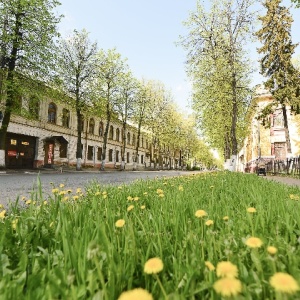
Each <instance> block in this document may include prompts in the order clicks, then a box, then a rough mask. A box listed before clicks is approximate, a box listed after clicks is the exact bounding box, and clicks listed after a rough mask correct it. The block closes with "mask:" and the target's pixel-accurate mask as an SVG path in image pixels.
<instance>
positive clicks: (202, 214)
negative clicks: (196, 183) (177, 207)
mask: <svg viewBox="0 0 300 300" xmlns="http://www.w3.org/2000/svg"><path fill="white" fill-rule="evenodd" d="M195 216H196V217H197V218H203V217H206V216H207V212H206V211H205V210H203V209H199V210H197V211H196V212H195Z"/></svg>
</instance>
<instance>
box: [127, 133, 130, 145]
mask: <svg viewBox="0 0 300 300" xmlns="http://www.w3.org/2000/svg"><path fill="white" fill-rule="evenodd" d="M127 145H130V132H128V133H127Z"/></svg>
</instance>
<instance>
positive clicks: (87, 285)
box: [0, 172, 300, 300]
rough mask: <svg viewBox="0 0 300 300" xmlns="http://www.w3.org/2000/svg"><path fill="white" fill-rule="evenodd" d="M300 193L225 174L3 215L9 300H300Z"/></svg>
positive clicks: (0, 291)
mask: <svg viewBox="0 0 300 300" xmlns="http://www.w3.org/2000/svg"><path fill="white" fill-rule="evenodd" d="M299 199H300V190H299V189H298V188H296V187H290V186H285V185H281V184H278V183H275V182H272V181H268V180H265V178H261V177H258V176H256V175H249V174H241V173H229V172H216V173H203V174H197V175H194V174H192V173H191V176H183V177H176V178H163V179H156V180H151V181H136V182H135V183H134V184H131V185H123V186H119V187H113V186H100V185H99V184H97V183H96V182H91V183H90V185H89V186H87V187H78V189H77V190H73V191H71V190H68V187H67V186H64V185H63V184H62V185H60V186H57V187H56V186H53V190H52V197H51V198H49V199H44V197H43V193H42V191H41V190H39V191H38V192H35V193H32V196H31V198H30V199H24V198H23V199H18V201H19V202H23V203H24V205H25V206H26V208H25V209H23V208H20V206H19V205H17V204H16V205H11V207H10V209H7V210H6V211H4V209H3V208H0V254H1V265H0V299H30V300H34V299H39V300H41V299H93V300H98V299H109V300H110V299H112V300H113V299H120V300H126V299H131V300H134V299H139V300H143V299H145V300H146V299H170V300H172V299H300V292H299V284H300V247H299V243H300V214H299V207H300V200H299Z"/></svg>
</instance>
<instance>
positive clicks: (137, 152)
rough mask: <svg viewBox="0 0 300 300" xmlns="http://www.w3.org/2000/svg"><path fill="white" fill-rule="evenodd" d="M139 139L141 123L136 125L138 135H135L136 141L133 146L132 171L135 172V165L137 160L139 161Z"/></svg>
mask: <svg viewBox="0 0 300 300" xmlns="http://www.w3.org/2000/svg"><path fill="white" fill-rule="evenodd" d="M140 138H141V121H140V122H139V124H138V134H137V141H136V146H135V163H134V164H133V171H136V170H137V163H138V159H139V145H140Z"/></svg>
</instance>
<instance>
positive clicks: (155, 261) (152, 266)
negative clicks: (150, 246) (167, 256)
mask: <svg viewBox="0 0 300 300" xmlns="http://www.w3.org/2000/svg"><path fill="white" fill-rule="evenodd" d="M163 268H164V264H163V262H162V260H161V259H160V258H158V257H153V258H150V259H148V260H147V261H146V263H145V265H144V272H145V273H147V274H157V273H159V272H160V271H162V269H163Z"/></svg>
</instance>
